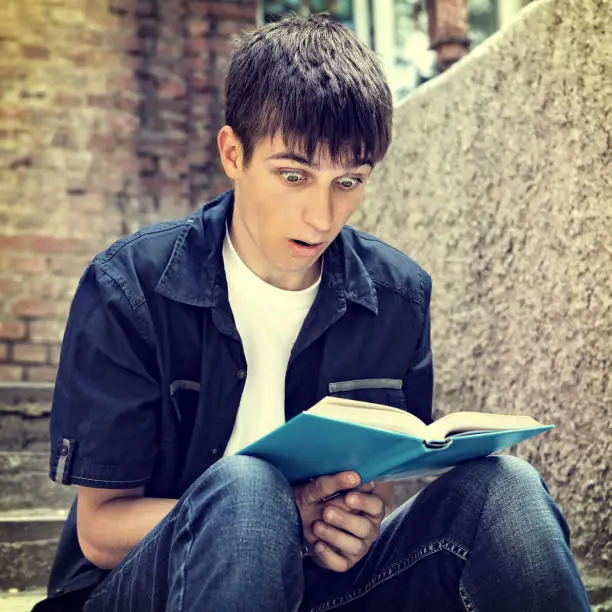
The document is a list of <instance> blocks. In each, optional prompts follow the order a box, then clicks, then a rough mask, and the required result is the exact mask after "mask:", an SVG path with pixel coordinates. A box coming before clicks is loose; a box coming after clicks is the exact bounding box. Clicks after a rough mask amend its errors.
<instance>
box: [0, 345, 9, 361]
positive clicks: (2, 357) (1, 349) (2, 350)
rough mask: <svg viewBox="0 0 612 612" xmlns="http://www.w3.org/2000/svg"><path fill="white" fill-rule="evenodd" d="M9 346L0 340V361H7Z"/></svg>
mask: <svg viewBox="0 0 612 612" xmlns="http://www.w3.org/2000/svg"><path fill="white" fill-rule="evenodd" d="M8 355H9V346H8V344H6V343H5V342H0V361H8Z"/></svg>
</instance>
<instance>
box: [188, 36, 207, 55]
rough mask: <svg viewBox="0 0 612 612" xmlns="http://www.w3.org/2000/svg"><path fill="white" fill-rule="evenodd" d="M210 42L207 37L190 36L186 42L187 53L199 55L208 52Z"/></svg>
mask: <svg viewBox="0 0 612 612" xmlns="http://www.w3.org/2000/svg"><path fill="white" fill-rule="evenodd" d="M209 49H210V44H209V41H208V39H207V38H190V39H189V40H188V42H187V53H188V54H189V55H195V56H201V55H204V54H205V53H208V50H209Z"/></svg>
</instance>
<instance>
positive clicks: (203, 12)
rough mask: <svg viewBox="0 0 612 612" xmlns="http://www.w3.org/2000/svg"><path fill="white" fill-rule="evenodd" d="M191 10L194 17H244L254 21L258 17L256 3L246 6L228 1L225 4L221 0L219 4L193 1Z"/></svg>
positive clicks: (246, 19)
mask: <svg viewBox="0 0 612 612" xmlns="http://www.w3.org/2000/svg"><path fill="white" fill-rule="evenodd" d="M189 12H190V13H191V16H193V17H219V18H226V19H243V20H245V21H252V22H253V23H254V22H255V19H256V17H257V6H256V4H255V3H253V4H252V5H247V6H245V5H243V4H233V3H232V4H230V3H227V2H224V3H223V4H222V3H220V2H219V3H218V4H217V3H215V4H212V3H210V2H206V3H202V4H195V3H193V2H192V3H191V4H190V6H189Z"/></svg>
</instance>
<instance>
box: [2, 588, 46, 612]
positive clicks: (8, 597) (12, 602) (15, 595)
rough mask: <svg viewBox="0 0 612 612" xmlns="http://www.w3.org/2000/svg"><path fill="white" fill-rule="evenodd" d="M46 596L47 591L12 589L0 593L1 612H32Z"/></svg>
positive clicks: (39, 589)
mask: <svg viewBox="0 0 612 612" xmlns="http://www.w3.org/2000/svg"><path fill="white" fill-rule="evenodd" d="M45 596H46V591H45V589H42V588H38V589H27V590H25V591H18V590H17V589H10V590H7V591H0V612H31V610H32V608H33V607H34V606H35V605H36V604H37V603H38V602H39V601H41V600H43V599H44V598H45Z"/></svg>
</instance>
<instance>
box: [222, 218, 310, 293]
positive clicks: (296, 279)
mask: <svg viewBox="0 0 612 612" xmlns="http://www.w3.org/2000/svg"><path fill="white" fill-rule="evenodd" d="M228 228H229V235H230V239H231V241H232V245H233V247H234V249H235V251H236V253H237V254H238V256H239V257H240V259H242V261H243V262H244V263H245V264H246V265H247V266H248V267H249V269H250V270H251V271H252V272H253V273H254V274H256V275H257V276H259V278H261V280H263V281H265V282H266V283H268V284H269V285H272V286H273V287H277V288H278V289H284V290H286V291H301V290H303V289H307V288H308V287H310V286H311V285H313V284H314V283H315V282H316V281H317V280H318V278H319V276H320V274H321V258H319V259H317V261H316V262H315V263H314V265H312V266H311V267H310V268H308V269H307V270H300V271H296V272H286V271H283V270H275V269H274V267H273V265H270V263H269V262H267V261H266V259H265V258H263V257H261V256H260V255H259V254H258V252H257V248H256V246H255V244H254V243H253V240H252V238H251V235H250V234H249V232H248V230H247V228H246V227H244V226H243V225H241V224H240V221H239V220H238V219H236V212H235V211H234V214H233V217H232V218H231V220H229V221H228Z"/></svg>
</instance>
